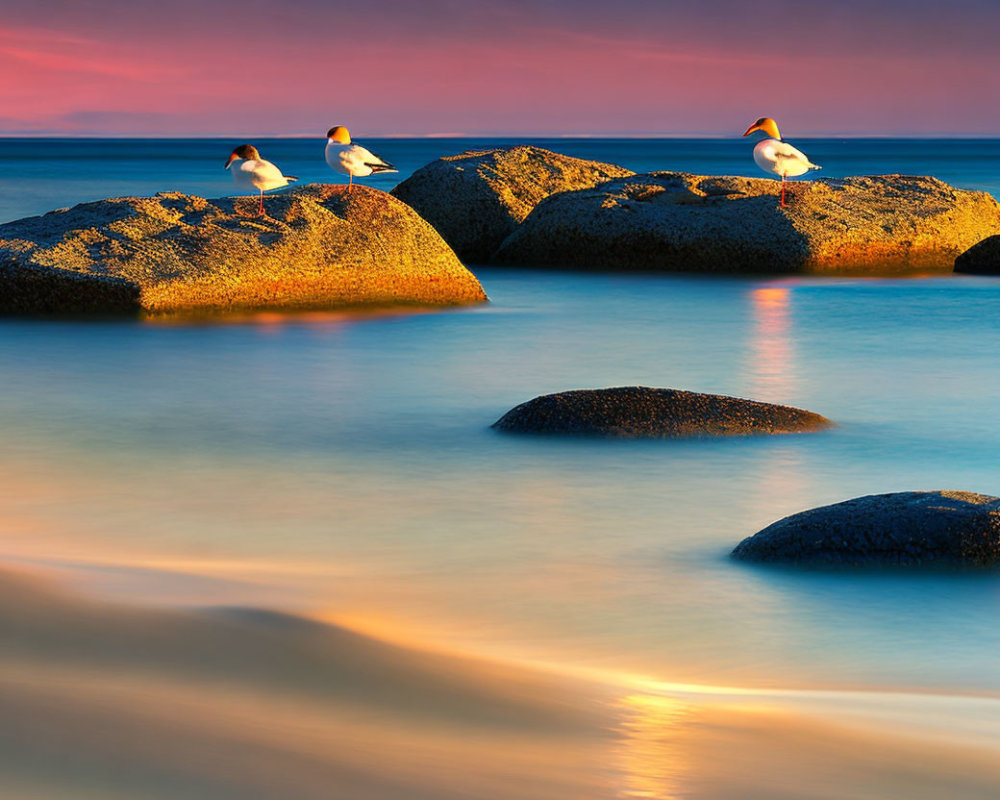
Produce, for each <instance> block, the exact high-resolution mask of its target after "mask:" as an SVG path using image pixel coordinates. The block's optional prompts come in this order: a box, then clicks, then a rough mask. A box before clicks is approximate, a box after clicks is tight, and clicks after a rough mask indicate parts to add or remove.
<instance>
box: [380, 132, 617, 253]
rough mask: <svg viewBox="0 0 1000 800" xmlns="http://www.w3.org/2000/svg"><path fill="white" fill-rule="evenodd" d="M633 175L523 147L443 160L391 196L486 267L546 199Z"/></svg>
mask: <svg viewBox="0 0 1000 800" xmlns="http://www.w3.org/2000/svg"><path fill="white" fill-rule="evenodd" d="M632 174H633V173H632V171H631V170H627V169H625V168H624V167H617V166H614V165H613V164H602V163H600V162H598V161H586V160H583V159H579V158H570V157H569V156H563V155H560V154H558V153H553V152H550V151H549V150H543V149H542V148H540V147H529V146H526V145H518V146H516V147H501V148H497V149H494V150H470V151H468V152H465V153H461V154H459V155H455V156H447V157H445V158H439V159H438V160H437V161H434V162H432V163H430V164H428V165H427V166H425V167H422V168H421V169H418V170H417V171H416V172H414V173H413V175H412V176H411V177H409V178H407V179H406V180H405V181H403V182H402V183H400V184H399V185H398V186H397V187H396V188H395V189H393V190H392V193H393V194H394V195H395V196H396V197H398V198H399V199H400V200H403V201H404V202H406V203H409V204H410V205H411V206H413V208H415V209H416V211H417V213H419V214H420V216H422V217H423V218H424V219H426V220H427V221H428V222H430V223H431V225H433V226H434V227H435V228H436V229H437V231H438V233H440V234H441V236H443V237H444V239H445V241H446V242H448V244H450V245H451V246H452V247H453V248H454V249H455V252H456V253H458V255H459V257H460V258H461V259H462V260H463V261H465V262H473V263H475V262H478V263H483V262H485V261H486V260H487V259H489V257H490V256H492V255H493V253H494V251H495V250H496V249H497V248H498V247H499V246H500V243H501V242H503V240H504V239H505V238H506V237H507V236H508V235H509V234H510V233H512V232H513V231H514V229H515V228H516V227H517V226H518V224H519V223H520V222H521V220H523V219H524V218H525V217H526V216H528V213H529V212H530V211H531V209H533V208H534V207H535V206H536V205H538V203H539V202H540V201H541V200H543V199H545V198H546V197H549V196H550V195H553V194H556V193H557V192H567V191H572V190H575V189H589V188H590V187H592V186H596V185H597V184H599V183H603V182H604V181H607V180H609V179H611V178H618V177H623V176H625V175H632Z"/></svg>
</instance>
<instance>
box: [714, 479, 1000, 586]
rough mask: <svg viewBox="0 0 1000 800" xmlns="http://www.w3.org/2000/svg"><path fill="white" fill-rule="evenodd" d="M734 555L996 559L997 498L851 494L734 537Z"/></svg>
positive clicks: (787, 559)
mask: <svg viewBox="0 0 1000 800" xmlns="http://www.w3.org/2000/svg"><path fill="white" fill-rule="evenodd" d="M733 557H734V558H738V559H741V560H744V561H758V562H772V563H787V564H799V565H804V566H836V567H864V566H921V565H928V566H929V565H938V566H945V567H954V566H969V567H996V566H998V565H1000V498H998V497H990V496H988V495H983V494H973V493H971V492H949V491H936V492H896V493H894V494H874V495H868V496H866V497H856V498H854V499H853V500H847V501H845V502H843V503H835V504H834V505H831V506H823V507H821V508H813V509H810V510H809V511H803V512H801V513H798V514H793V515H792V516H790V517H785V518H784V519H782V520H778V521H777V522H775V523H773V524H772V525H769V526H768V527H766V528H764V530H762V531H760V532H759V533H757V534H755V535H754V536H751V537H749V538H747V539H744V540H743V541H742V542H740V544H739V545H738V546H737V547H736V549H735V550H733Z"/></svg>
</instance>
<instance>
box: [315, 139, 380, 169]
mask: <svg viewBox="0 0 1000 800" xmlns="http://www.w3.org/2000/svg"><path fill="white" fill-rule="evenodd" d="M366 157H367V159H366ZM372 158H373V156H372V154H371V153H369V152H368V151H367V150H365V148H363V147H360V146H359V145H356V144H339V143H338V142H327V144H326V163H327V164H329V165H330V167H331V168H333V169H335V170H336V171H337V172H342V173H344V174H345V175H353V176H354V177H355V178H364V177H366V176H368V175H371V174H372V168H371V167H369V166H368V165H367V164H365V161H366V160H371V159H372Z"/></svg>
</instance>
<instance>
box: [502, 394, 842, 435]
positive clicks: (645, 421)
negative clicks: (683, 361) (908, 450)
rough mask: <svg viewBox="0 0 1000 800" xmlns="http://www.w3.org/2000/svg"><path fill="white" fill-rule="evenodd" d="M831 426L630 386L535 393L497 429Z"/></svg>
mask: <svg viewBox="0 0 1000 800" xmlns="http://www.w3.org/2000/svg"><path fill="white" fill-rule="evenodd" d="M831 424H832V423H831V422H830V420H828V419H826V418H825V417H821V416H820V415H819V414H814V413H812V412H811V411H803V410H802V409H799V408H792V407H790V406H779V405H772V404H770V403H760V402H757V401H755V400H741V399H740V398H737V397H726V396H724V395H717V394H700V393H698V392H684V391H680V390H677V389H651V388H648V387H645V386H625V387H619V388H614V389H577V390H575V391H570V392H560V393H559V394H547V395H543V396H541V397H536V398H535V399H534V400H529V401H528V402H527V403H522V404H521V405H519V406H517V407H516V408H513V409H511V410H510V411H508V412H507V413H506V414H504V415H503V416H502V417H501V418H500V419H499V420H497V421H496V422H495V423H494V424H493V427H494V428H496V429H498V430H502V431H511V432H515V433H544V434H575V435H582V436H608V437H618V438H629V439H635V438H652V439H668V438H680V437H687V436H745V435H748V434H774V433H800V432H806V431H816V430H821V429H823V428H827V427H829V426H830V425H831Z"/></svg>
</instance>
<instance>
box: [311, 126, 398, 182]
mask: <svg viewBox="0 0 1000 800" xmlns="http://www.w3.org/2000/svg"><path fill="white" fill-rule="evenodd" d="M326 163H327V164H329V165H330V168H331V169H335V170H336V171H337V172H342V173H344V174H345V175H349V176H350V180H349V181H348V183H347V191H351V187H352V186H353V185H354V179H355V178H367V177H368V176H369V175H371V174H372V173H375V172H398V170H397V169H396V168H395V167H394V166H393V165H392V164H390V163H389V162H388V161H384V160H383V159H381V158H379V157H378V156H377V155H375V154H374V153H372V152H371V151H370V150H365V148H363V147H362V146H361V145H359V144H354V143H352V142H351V134H350V133H348V131H347V128H345V127H344V126H343V125H337V126H336V127H335V128H330V130H328V131H327V132H326Z"/></svg>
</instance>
